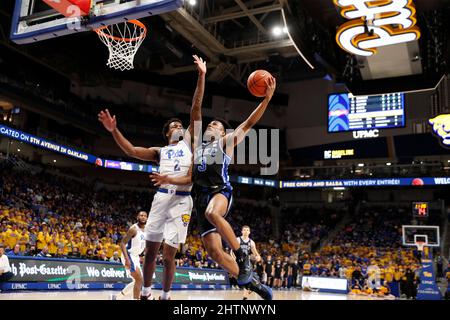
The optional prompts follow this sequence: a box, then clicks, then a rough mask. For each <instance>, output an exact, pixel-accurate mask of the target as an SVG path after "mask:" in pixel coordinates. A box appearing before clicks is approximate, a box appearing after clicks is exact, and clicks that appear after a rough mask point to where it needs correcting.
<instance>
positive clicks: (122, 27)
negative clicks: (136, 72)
mask: <svg viewBox="0 0 450 320" xmlns="http://www.w3.org/2000/svg"><path fill="white" fill-rule="evenodd" d="M95 32H96V33H97V34H98V36H99V37H100V40H102V42H103V43H104V44H105V45H106V46H107V47H108V50H109V59H108V63H107V64H106V65H107V66H108V67H110V68H113V69H116V70H121V71H125V70H131V69H134V65H133V61H134V56H135V54H136V52H137V51H138V49H139V47H140V46H141V44H142V42H143V41H144V39H145V36H146V35H147V29H146V27H145V26H144V25H143V24H142V23H141V22H139V21H137V20H130V21H127V22H123V23H119V24H113V25H110V26H107V27H102V28H99V29H96V30H95Z"/></svg>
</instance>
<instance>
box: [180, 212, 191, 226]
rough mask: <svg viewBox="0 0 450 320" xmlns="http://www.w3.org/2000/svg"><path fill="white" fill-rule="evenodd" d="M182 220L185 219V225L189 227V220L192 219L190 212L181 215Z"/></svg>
mask: <svg viewBox="0 0 450 320" xmlns="http://www.w3.org/2000/svg"><path fill="white" fill-rule="evenodd" d="M181 221H183V226H185V227H187V226H188V224H189V221H191V216H190V215H188V214H183V215H182V216H181Z"/></svg>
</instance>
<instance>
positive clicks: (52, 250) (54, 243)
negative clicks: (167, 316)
mask: <svg viewBox="0 0 450 320" xmlns="http://www.w3.org/2000/svg"><path fill="white" fill-rule="evenodd" d="M58 240H59V239H58ZM58 240H57V239H52V240H50V242H49V243H48V253H49V254H51V255H52V256H56V253H57V252H58Z"/></svg>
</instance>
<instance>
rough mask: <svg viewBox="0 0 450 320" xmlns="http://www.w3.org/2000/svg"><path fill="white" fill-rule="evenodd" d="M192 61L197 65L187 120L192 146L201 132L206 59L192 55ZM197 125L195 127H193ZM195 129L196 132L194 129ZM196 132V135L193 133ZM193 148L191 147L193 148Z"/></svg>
mask: <svg viewBox="0 0 450 320" xmlns="http://www.w3.org/2000/svg"><path fill="white" fill-rule="evenodd" d="M193 57H194V63H195V64H196V65H197V70H198V80H197V88H196V89H195V93H194V97H193V98H192V106H191V116H190V122H189V128H188V133H189V135H190V136H189V141H190V143H191V144H192V143H193V144H194V148H195V146H196V145H197V142H198V140H199V138H200V137H199V135H201V133H202V103H203V96H204V94H205V82H206V71H207V68H206V61H204V60H203V59H202V58H200V57H198V56H196V55H194V56H193ZM195 125H197V128H196V127H195ZM195 129H197V132H196V130H195ZM195 133H197V136H196V135H195ZM194 148H193V149H194Z"/></svg>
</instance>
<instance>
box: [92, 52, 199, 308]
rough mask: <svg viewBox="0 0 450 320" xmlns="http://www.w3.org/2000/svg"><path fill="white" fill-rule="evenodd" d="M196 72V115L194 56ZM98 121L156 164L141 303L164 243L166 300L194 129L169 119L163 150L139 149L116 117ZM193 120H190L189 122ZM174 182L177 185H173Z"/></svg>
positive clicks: (187, 211) (188, 202)
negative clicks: (118, 123)
mask: <svg viewBox="0 0 450 320" xmlns="http://www.w3.org/2000/svg"><path fill="white" fill-rule="evenodd" d="M194 59H195V64H196V65H197V69H198V81H197V88H196V90H195V94H194V98H193V101H192V108H191V114H192V115H195V114H198V113H199V110H200V108H201V104H202V100H203V95H204V91H205V74H206V65H205V64H204V62H203V60H202V59H201V58H198V57H197V56H194ZM98 118H99V121H100V122H102V123H103V125H104V127H105V128H106V129H107V130H108V131H109V132H111V134H112V136H113V138H114V140H115V141H116V143H117V144H118V145H119V147H120V148H121V149H122V150H123V151H124V152H125V154H126V155H128V156H130V157H133V158H136V159H140V160H145V161H152V162H156V163H159V167H160V169H159V174H155V177H158V176H163V177H164V179H163V181H162V180H161V181H160V183H157V184H155V186H158V187H159V189H158V191H157V193H156V194H155V197H154V199H153V202H152V208H151V210H150V214H149V218H148V220H147V224H146V226H145V239H146V249H145V258H144V265H143V269H144V270H143V274H144V287H143V289H142V293H141V299H142V300H148V299H151V295H152V292H151V284H152V280H153V275H154V273H155V269H156V257H157V255H158V252H159V249H160V247H161V243H162V241H163V240H164V246H163V259H164V274H163V284H162V285H163V292H162V295H161V296H160V299H161V300H169V299H170V289H171V286H172V282H173V278H174V275H175V268H176V267H175V254H176V253H177V251H178V248H179V246H180V244H183V243H184V242H185V241H186V237H187V230H188V225H189V221H190V219H191V211H192V207H193V201H192V198H191V189H192V182H191V178H190V175H191V170H192V151H191V147H192V145H191V137H193V133H194V126H190V127H189V128H188V130H186V131H184V130H183V124H182V122H181V120H179V119H170V120H169V121H167V123H166V124H165V125H164V128H163V135H164V138H165V140H166V142H167V146H165V147H161V148H160V147H151V148H142V147H135V146H134V145H132V144H131V143H130V142H129V141H128V140H127V139H126V138H125V137H124V136H123V135H122V134H121V133H120V131H119V130H118V129H117V121H116V117H115V116H113V117H111V115H110V113H109V111H108V110H105V111H101V112H100V113H99V115H98ZM192 122H193V120H191V123H192ZM173 179H176V180H177V182H178V183H177V184H175V183H173V181H172V180H173Z"/></svg>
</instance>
